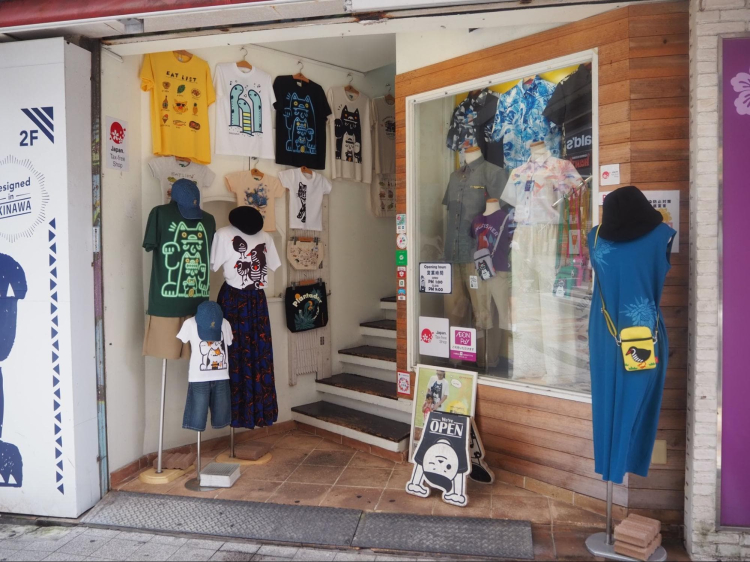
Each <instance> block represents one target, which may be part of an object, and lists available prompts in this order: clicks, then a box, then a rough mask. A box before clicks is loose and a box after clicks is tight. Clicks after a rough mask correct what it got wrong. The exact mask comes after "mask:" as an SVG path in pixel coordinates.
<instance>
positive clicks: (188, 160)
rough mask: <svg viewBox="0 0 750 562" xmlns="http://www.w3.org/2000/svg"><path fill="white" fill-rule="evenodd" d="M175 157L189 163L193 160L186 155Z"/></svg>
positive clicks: (179, 160)
mask: <svg viewBox="0 0 750 562" xmlns="http://www.w3.org/2000/svg"><path fill="white" fill-rule="evenodd" d="M174 159H175V160H177V161H178V162H187V163H188V164H190V162H192V160H190V158H185V157H184V156H175V157H174Z"/></svg>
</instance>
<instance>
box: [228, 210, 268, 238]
mask: <svg viewBox="0 0 750 562" xmlns="http://www.w3.org/2000/svg"><path fill="white" fill-rule="evenodd" d="M229 224H231V225H232V226H233V227H235V228H236V229H238V230H240V231H241V232H244V233H245V234H249V235H250V236H252V235H253V234H258V233H259V232H260V231H261V230H262V229H263V215H261V214H260V211H259V210H258V209H254V208H252V207H246V206H243V207H236V208H234V209H232V210H231V211H229Z"/></svg>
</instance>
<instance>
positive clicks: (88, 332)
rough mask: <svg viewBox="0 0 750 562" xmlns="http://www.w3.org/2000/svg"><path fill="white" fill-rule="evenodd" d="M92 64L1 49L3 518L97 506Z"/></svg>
mask: <svg viewBox="0 0 750 562" xmlns="http://www.w3.org/2000/svg"><path fill="white" fill-rule="evenodd" d="M90 60H91V59H90V54H89V53H88V52H87V51H84V50H83V49H80V48H79V47H76V46H75V45H72V44H68V43H66V42H65V41H64V40H63V39H62V38H57V39H44V40H39V41H23V42H17V43H3V44H0V76H2V77H3V83H4V84H6V85H8V86H9V85H12V87H5V88H0V123H2V127H0V326H2V328H1V329H0V374H1V376H0V404H4V406H5V407H4V409H3V408H1V407H0V432H1V433H2V435H1V436H0V437H1V440H0V512H13V513H27V514H33V515H46V516H57V517H77V516H79V515H80V514H81V513H82V512H84V511H86V510H87V509H88V508H90V507H91V506H92V505H93V504H94V503H96V501H97V500H98V499H99V477H98V470H99V464H98V462H97V456H98V453H99V451H98V428H97V400H96V392H97V388H96V365H95V333H94V302H93V298H94V297H93V295H94V282H93V270H92V267H91V262H92V249H93V241H92V235H91V224H92V218H91V214H92V207H91V192H92V188H91V142H90V139H91V96H90V92H91V89H90V88H91V86H90V76H91V62H90ZM68 141H70V142H68Z"/></svg>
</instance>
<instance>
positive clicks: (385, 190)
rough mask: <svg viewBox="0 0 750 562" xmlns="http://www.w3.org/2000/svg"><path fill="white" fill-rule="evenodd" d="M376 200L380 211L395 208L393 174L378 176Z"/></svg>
mask: <svg viewBox="0 0 750 562" xmlns="http://www.w3.org/2000/svg"><path fill="white" fill-rule="evenodd" d="M378 200H379V203H380V211H381V212H388V211H395V210H396V178H395V176H393V174H387V175H386V174H383V175H381V176H380V177H379V178H378Z"/></svg>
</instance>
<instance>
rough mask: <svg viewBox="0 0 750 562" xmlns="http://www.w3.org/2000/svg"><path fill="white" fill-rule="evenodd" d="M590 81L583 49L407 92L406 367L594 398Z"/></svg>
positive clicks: (592, 61)
mask: <svg viewBox="0 0 750 562" xmlns="http://www.w3.org/2000/svg"><path fill="white" fill-rule="evenodd" d="M596 84H597V61H596V53H595V52H594V51H589V52H585V53H579V54H576V55H572V56H569V57H564V58H561V59H556V60H554V61H548V62H546V63H542V64H538V65H534V66H532V67H525V68H522V69H518V70H515V71H511V72H505V73H503V74H501V75H497V76H491V77H487V78H485V79H481V80H474V81H472V82H470V83H465V84H460V85H457V86H455V87H453V88H450V89H442V90H441V91H439V92H427V93H425V94H419V95H416V96H412V97H410V98H407V104H406V105H407V145H408V146H409V151H408V152H409V154H407V220H408V225H409V229H408V232H409V237H408V239H409V250H410V252H409V253H410V255H409V265H408V268H409V271H408V272H409V279H410V293H411V294H412V295H415V296H414V297H413V298H410V299H409V301H407V310H408V312H407V321H408V333H409V335H410V339H409V340H410V344H409V349H408V358H409V365H410V366H413V365H415V364H417V363H427V364H431V365H442V366H446V367H448V366H450V367H454V368H460V369H466V370H477V371H479V374H480V375H481V376H482V380H485V381H487V380H494V381H500V382H503V381H505V382H507V383H509V385H510V386H514V387H515V386H528V385H533V387H534V388H536V389H539V390H541V389H542V387H546V388H547V389H552V391H553V392H558V393H566V392H573V393H577V394H589V393H590V388H591V385H590V373H589V359H588V357H589V351H588V316H589V307H590V303H591V294H592V288H593V286H592V282H593V280H592V268H591V264H590V259H589V247H588V242H587V234H588V232H589V231H590V230H591V228H592V226H593V225H594V224H596V223H597V222H598V176H597V175H596V174H593V175H592V171H593V170H596V169H597V166H598V149H597V147H598V130H597V119H598V111H597V105H598V104H597V91H596V86H595V85H596ZM595 176H597V177H595ZM436 319H439V320H440V322H437V321H436ZM446 320H447V325H448V332H447V338H438V339H437V340H434V339H433V338H430V336H431V335H433V334H432V333H433V332H434V330H435V328H434V326H442V327H443V330H444V329H445V326H446ZM454 328H455V329H454ZM462 329H463V330H462ZM459 337H460V338H461V341H460V342H459V341H458V338H459ZM451 338H455V341H454V340H453V339H451ZM427 340H430V341H427ZM446 340H447V343H448V346H447V349H446V346H445V341H446ZM436 341H437V344H436Z"/></svg>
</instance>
